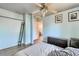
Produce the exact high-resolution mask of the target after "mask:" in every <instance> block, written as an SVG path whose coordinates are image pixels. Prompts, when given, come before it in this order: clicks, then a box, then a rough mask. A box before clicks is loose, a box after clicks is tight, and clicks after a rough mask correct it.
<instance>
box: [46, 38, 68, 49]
mask: <svg viewBox="0 0 79 59" xmlns="http://www.w3.org/2000/svg"><path fill="white" fill-rule="evenodd" d="M47 43H49V44H54V45H56V46H59V47H62V48H65V47H67V40H66V39H60V38H54V37H48V39H47Z"/></svg>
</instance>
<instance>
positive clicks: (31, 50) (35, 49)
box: [15, 42, 63, 56]
mask: <svg viewBox="0 0 79 59" xmlns="http://www.w3.org/2000/svg"><path fill="white" fill-rule="evenodd" d="M62 49H63V48H61V47H59V46H56V45H52V44H48V43H45V42H41V43H39V44H34V45H32V46H30V47H28V48H25V49H23V50H21V51H19V52H17V53H16V54H15V56H47V55H48V54H49V53H50V52H51V51H54V50H57V51H58V50H62Z"/></svg>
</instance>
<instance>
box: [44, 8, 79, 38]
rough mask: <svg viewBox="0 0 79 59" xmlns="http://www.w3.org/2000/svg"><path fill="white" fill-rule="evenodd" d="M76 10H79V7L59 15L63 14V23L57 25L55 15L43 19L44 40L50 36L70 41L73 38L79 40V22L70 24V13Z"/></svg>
mask: <svg viewBox="0 0 79 59" xmlns="http://www.w3.org/2000/svg"><path fill="white" fill-rule="evenodd" d="M76 10H79V7H77V8H73V9H70V10H66V11H63V12H60V13H58V14H63V22H62V23H55V14H54V15H51V16H48V17H46V18H44V19H43V27H44V28H43V29H44V30H43V31H44V32H43V34H44V38H46V37H48V36H52V37H59V38H68V39H69V38H71V37H75V38H79V21H74V22H68V12H72V11H76ZM58 14H56V15H58ZM78 17H79V16H78Z"/></svg>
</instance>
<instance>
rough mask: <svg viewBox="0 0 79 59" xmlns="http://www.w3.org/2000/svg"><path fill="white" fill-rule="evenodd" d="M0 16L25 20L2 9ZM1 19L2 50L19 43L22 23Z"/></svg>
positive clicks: (0, 43)
mask: <svg viewBox="0 0 79 59" xmlns="http://www.w3.org/2000/svg"><path fill="white" fill-rule="evenodd" d="M0 16H6V17H10V18H15V19H18V20H23V16H22V15H19V14H17V13H14V12H11V11H8V10H4V9H0ZM18 20H14V19H9V18H3V17H0V49H4V48H8V47H11V46H15V45H16V44H17V42H18V38H19V31H20V25H21V21H18Z"/></svg>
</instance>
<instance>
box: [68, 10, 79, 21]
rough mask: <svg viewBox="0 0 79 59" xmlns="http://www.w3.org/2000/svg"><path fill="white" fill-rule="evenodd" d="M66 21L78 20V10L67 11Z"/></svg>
mask: <svg viewBox="0 0 79 59" xmlns="http://www.w3.org/2000/svg"><path fill="white" fill-rule="evenodd" d="M68 21H69V22H71V21H79V11H73V12H69V13H68Z"/></svg>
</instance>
